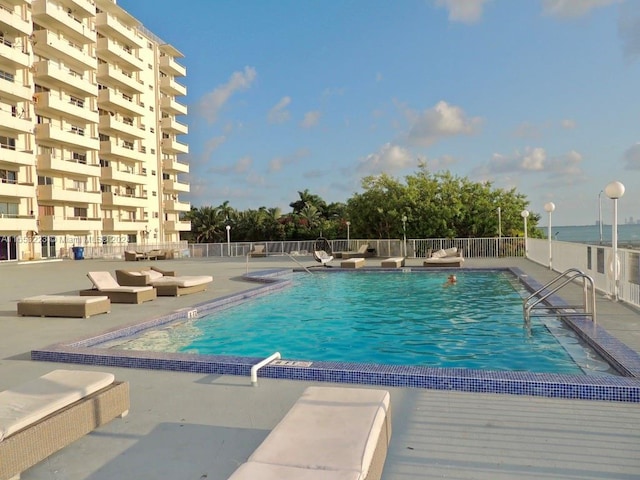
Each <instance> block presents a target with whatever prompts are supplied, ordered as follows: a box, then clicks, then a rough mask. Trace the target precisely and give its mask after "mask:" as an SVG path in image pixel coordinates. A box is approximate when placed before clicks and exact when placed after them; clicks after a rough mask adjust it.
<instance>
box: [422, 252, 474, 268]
mask: <svg viewBox="0 0 640 480" xmlns="http://www.w3.org/2000/svg"><path fill="white" fill-rule="evenodd" d="M463 262H464V258H463V257H462V250H458V249H457V248H456V247H451V248H447V249H444V250H438V251H437V252H434V253H432V254H431V256H430V257H429V258H427V259H426V260H425V261H424V262H423V263H422V264H423V266H425V267H461V266H462V263H463Z"/></svg>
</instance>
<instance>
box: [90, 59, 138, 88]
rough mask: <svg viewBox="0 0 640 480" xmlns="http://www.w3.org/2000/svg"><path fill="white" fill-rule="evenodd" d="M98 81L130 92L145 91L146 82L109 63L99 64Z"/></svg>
mask: <svg viewBox="0 0 640 480" xmlns="http://www.w3.org/2000/svg"><path fill="white" fill-rule="evenodd" d="M98 82H100V83H101V84H103V85H111V86H114V87H116V88H118V89H120V90H123V91H125V92H128V93H133V94H135V93H144V91H145V90H144V83H142V82H140V81H138V80H136V79H135V78H134V77H133V76H129V75H126V74H125V73H124V72H123V71H122V70H121V69H119V68H117V67H116V66H115V65H111V64H109V63H101V64H100V65H98Z"/></svg>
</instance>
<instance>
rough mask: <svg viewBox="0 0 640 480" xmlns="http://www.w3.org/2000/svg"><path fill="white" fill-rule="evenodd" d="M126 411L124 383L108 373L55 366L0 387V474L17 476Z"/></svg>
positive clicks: (126, 394) (127, 405) (125, 385)
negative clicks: (27, 380) (7, 387)
mask: <svg viewBox="0 0 640 480" xmlns="http://www.w3.org/2000/svg"><path fill="white" fill-rule="evenodd" d="M128 411H129V384H128V383H126V382H118V381H115V378H114V376H113V375H112V374H110V373H105V372H91V371H85V370H54V371H52V372H50V373H48V374H46V375H43V376H42V377H40V378H36V379H34V380H31V381H29V382H26V383H24V384H22V385H18V386H17V387H14V388H11V389H9V390H5V391H3V392H0V479H3V480H4V479H13V478H19V477H20V474H21V473H22V472H24V471H25V470H27V469H28V468H30V467H32V466H34V465H36V464H37V463H39V462H41V461H42V460H44V459H46V458H48V457H49V456H50V455H52V454H53V453H55V452H57V451H58V450H60V449H62V448H64V447H66V446H68V445H69V444H71V443H72V442H75V441H76V440H78V439H79V438H82V437H83V436H84V435H87V434H88V433H90V432H91V431H93V430H95V429H96V428H98V427H100V426H102V425H104V424H106V423H108V422H110V421H111V420H113V419H114V418H116V417H124V416H126V415H127V413H128Z"/></svg>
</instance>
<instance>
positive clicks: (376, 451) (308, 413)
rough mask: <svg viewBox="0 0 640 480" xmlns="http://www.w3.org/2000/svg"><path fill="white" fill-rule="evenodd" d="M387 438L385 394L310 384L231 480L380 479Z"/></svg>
mask: <svg viewBox="0 0 640 480" xmlns="http://www.w3.org/2000/svg"><path fill="white" fill-rule="evenodd" d="M390 440H391V398H390V395H389V392H387V391H385V390H370V389H358V388H344V387H342V388H332V387H309V388H307V389H306V390H305V391H304V393H303V394H302V396H301V397H300V399H298V401H297V402H296V403H295V404H294V405H293V407H291V410H289V412H288V413H287V414H286V415H285V417H284V418H283V419H282V420H281V421H280V423H279V424H278V425H276V426H275V428H274V429H273V430H272V431H271V433H269V435H268V436H267V438H266V439H265V440H264V441H263V442H262V444H261V445H260V446H259V447H258V448H257V449H256V450H255V452H253V454H252V455H251V456H250V457H249V460H248V461H247V462H246V463H244V464H242V465H241V466H240V467H239V468H238V469H237V470H236V471H235V472H234V473H233V474H232V475H231V477H230V480H254V479H276V478H277V479H282V480H284V479H287V480H289V479H291V480H293V479H298V478H304V479H308V480H345V479H354V480H356V479H361V480H379V479H380V478H381V476H382V470H383V468H384V462H385V459H386V456H387V449H388V446H389V441H390Z"/></svg>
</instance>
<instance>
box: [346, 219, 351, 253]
mask: <svg viewBox="0 0 640 480" xmlns="http://www.w3.org/2000/svg"><path fill="white" fill-rule="evenodd" d="M345 224H346V225H347V250H351V242H350V240H349V227H351V222H350V221H349V220H347V221H346V222H345Z"/></svg>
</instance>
